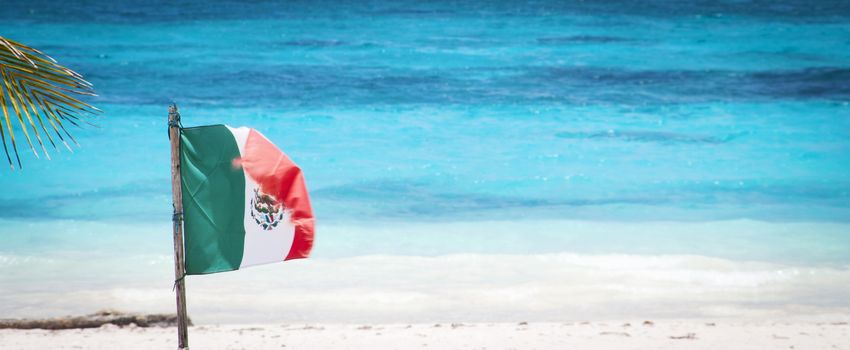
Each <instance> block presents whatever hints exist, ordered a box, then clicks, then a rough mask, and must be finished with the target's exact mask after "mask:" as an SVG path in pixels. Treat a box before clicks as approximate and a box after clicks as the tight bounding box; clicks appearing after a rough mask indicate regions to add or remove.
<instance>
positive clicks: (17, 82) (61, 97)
mask: <svg viewBox="0 0 850 350" xmlns="http://www.w3.org/2000/svg"><path fill="white" fill-rule="evenodd" d="M76 96H96V95H95V93H94V89H93V88H92V84H91V83H89V82H88V81H86V80H85V79H83V76H82V75H80V74H79V73H77V72H74V71H73V70H70V69H68V68H65V67H63V66H61V65H59V63H57V62H56V60H54V59H53V58H52V57H50V56H48V55H46V54H44V53H43V52H41V51H39V50H36V49H34V48H32V47H29V46H27V45H24V44H21V43H19V42H16V41H13V40H10V39H8V38H4V37H2V36H0V110H2V111H3V112H2V115H0V117H2V120H0V142H2V143H3V151H4V152H5V154H6V160H7V161H8V162H9V167H11V168H12V169H15V166H14V162H13V161H12V156H11V154H12V153H10V152H9V147H8V146H7V144H6V136H8V139H9V144H11V146H12V152H13V153H14V155H15V160H16V161H17V163H18V167H19V168H20V167H21V157H20V155H19V154H18V145H17V142H16V139H15V126H17V127H18V128H19V130H21V132H22V133H23V134H24V138H25V139H26V140H27V144H28V145H29V147H30V149H31V150H32V152H33V154H35V156H36V158H38V157H39V152H38V150H37V149H36V147H35V146H34V144H33V138H35V140H36V142H37V143H38V146H39V148H41V151H42V152H43V153H44V155H45V156H46V157H47V159H50V154H48V153H47V147H45V144H44V141H43V139H42V134H43V136H44V137H45V138H47V141H48V142H49V143H50V145H51V146H53V148H56V141H55V140H54V138H53V137H54V136H53V135H51V130H52V132H53V134H55V136H56V138H58V140H59V141H60V142H61V143H62V144H63V145H65V147H66V148H67V149H68V150H71V147H70V146H69V145H68V142H67V141H65V137H67V138H68V139H70V140H71V141H72V142H73V143H75V144H77V141H76V140H74V137H73V136H71V134H70V133H69V132H68V130H67V129H65V126H64V125H63V124H62V122H63V121H66V122H68V123H70V124H73V125H75V126H79V123H80V122H82V123H87V124H90V125H93V124H91V123H89V122H88V121H87V120H86V119H87V118H89V117H91V116H94V115H97V114H98V113H100V110H99V109H97V108H96V107H94V106H92V105H90V104H88V103H86V102H84V101H83V100H81V99H79V98H77V97H76ZM48 126H49V128H48ZM60 130H61V132H60ZM30 131H31V132H32V135H33V137H30ZM63 133H64V135H65V136H63Z"/></svg>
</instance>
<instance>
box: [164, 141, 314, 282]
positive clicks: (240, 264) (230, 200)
mask: <svg viewBox="0 0 850 350" xmlns="http://www.w3.org/2000/svg"><path fill="white" fill-rule="evenodd" d="M180 142H181V143H180V162H181V166H180V176H181V185H182V195H183V220H184V221H183V225H184V226H183V227H184V231H185V240H184V241H185V267H186V274H189V275H199V274H208V273H215V272H223V271H232V270H238V269H240V268H244V267H247V266H253V265H260V264H267V263H272V262H279V261H284V260H290V259H299V258H306V257H307V256H308V255H309V254H310V250H311V248H312V246H313V234H314V219H313V211H312V209H311V208H310V199H309V197H308V196H307V187H306V185H305V184H304V176H303V175H302V174H301V169H299V168H298V166H297V165H295V163H293V162H292V160H290V159H289V157H287V156H286V154H284V153H283V152H281V151H280V149H278V148H277V146H275V145H274V144H273V143H271V141H269V140H268V139H266V137H265V136H263V135H262V134H260V133H259V132H258V131H257V130H254V129H250V128H246V127H241V128H232V127H230V126H225V125H209V126H200V127H191V128H183V129H181V135H180Z"/></svg>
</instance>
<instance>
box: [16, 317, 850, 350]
mask: <svg viewBox="0 0 850 350" xmlns="http://www.w3.org/2000/svg"><path fill="white" fill-rule="evenodd" d="M189 332H190V333H189V334H190V346H191V347H192V348H193V349H282V348H287V349H414V348H418V349H570V348H592V349H759V350H764V349H848V348H850V325H848V323H847V322H845V321H834V322H811V323H799V322H774V321H748V322H721V321H713V322H702V321H696V320H682V321H656V322H652V321H647V320H639V321H618V322H613V321H606V322H568V323H533V322H517V323H442V324H359V325H358V324H263V325H242V326H239V325H227V326H196V327H191V328H190V330H189ZM175 346H176V336H175V330H174V329H173V328H159V327H154V328H139V327H134V326H129V327H124V328H119V327H117V326H112V325H108V326H104V327H101V328H95V329H85V330H79V329H77V330H63V331H47V330H0V348H3V349H7V350H13V349H20V350H24V349H124V350H131V349H167V348H173V347H175Z"/></svg>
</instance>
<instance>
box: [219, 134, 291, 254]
mask: <svg viewBox="0 0 850 350" xmlns="http://www.w3.org/2000/svg"><path fill="white" fill-rule="evenodd" d="M227 128H228V129H229V130H230V132H231V133H232V134H233V137H234V138H235V139H236V144H237V146H238V147H239V154H241V155H244V154H245V143H246V142H247V140H248V134H249V133H250V132H251V129H250V128H246V127H240V128H232V127H230V126H228V127H227ZM243 172H244V170H243ZM255 190H259V185H257V183H256V182H255V181H254V180H253V179H251V177H250V176H248V174H247V173H245V223H244V225H245V248H244V251H243V255H242V263H241V264H240V265H239V267H240V268H243V267H247V266H253V265H261V264H268V263H273V262H280V261H283V259H285V258H286V255H287V254H289V250H290V249H291V248H292V241H293V239H294V238H295V227H294V226H292V224H291V223H290V220H289V217H288V215H285V216H284V218H283V221H282V222H281V223H280V224H279V225H278V226H277V227H274V228H272V229H271V230H264V229H263V227H262V226H260V225H259V224H257V222H256V221H254V220H255V219H254V217H253V216H251V214H252V213H251V212H252V207H253V206H252V205H251V201H252V199H254V197H255V196H256V193H255V192H254V191H255ZM255 215H256V214H255Z"/></svg>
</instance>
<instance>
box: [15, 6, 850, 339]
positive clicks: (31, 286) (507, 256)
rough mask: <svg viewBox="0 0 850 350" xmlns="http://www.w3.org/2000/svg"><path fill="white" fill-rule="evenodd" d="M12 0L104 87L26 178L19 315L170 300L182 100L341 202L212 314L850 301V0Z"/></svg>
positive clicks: (239, 277) (616, 310)
mask: <svg viewBox="0 0 850 350" xmlns="http://www.w3.org/2000/svg"><path fill="white" fill-rule="evenodd" d="M0 7H2V8H3V10H2V11H0V35H3V36H7V37H9V38H12V39H15V40H19V41H22V42H25V43H28V44H30V45H33V46H35V47H37V48H40V49H42V50H44V51H45V52H47V53H48V54H50V55H52V56H53V57H55V58H57V59H58V60H59V61H60V62H61V63H63V64H66V65H68V66H70V67H73V68H74V69H75V70H77V71H79V72H81V73H82V74H84V75H85V76H86V77H87V78H88V79H89V80H90V81H91V82H92V83H93V84H94V86H95V88H96V90H97V92H98V93H99V96H98V97H96V98H94V99H92V102H93V103H94V104H96V105H97V106H98V107H100V108H101V109H103V110H104V113H103V115H102V116H101V117H99V118H97V119H95V120H93V122H94V123H95V124H97V125H98V127H96V128H95V127H84V128H80V129H76V130H73V132H74V135H75V137H76V138H77V140H78V141H79V143H80V145H81V146H80V147H77V148H75V150H74V153H69V152H67V151H60V152H56V151H54V152H52V153H51V155H52V157H53V159H52V160H50V161H47V160H44V159H35V157H34V156H33V155H32V153H31V152H29V151H28V150H27V149H26V147H22V149H23V151H22V153H21V158H22V161H23V163H24V164H23V165H24V169H23V170H16V171H9V170H3V171H0V188H2V189H3V191H0V315H3V316H5V317H33V316H56V315H62V314H79V313H87V312H91V311H92V310H94V309H98V308H103V307H112V308H119V309H123V310H130V311H135V310H142V311H170V310H172V308H173V306H172V305H173V294H171V290H170V287H171V283H172V282H171V281H172V278H173V272H172V270H171V269H172V260H171V259H172V257H171V249H172V246H171V233H170V219H171V192H170V178H169V177H170V173H169V171H170V169H169V151H168V139H167V137H166V115H167V105H168V104H169V103H171V102H176V103H177V104H178V105H179V106H180V110H181V112H182V116H183V123H184V124H185V125H187V126H192V125H204V124H218V123H225V124H230V125H234V126H239V125H246V126H251V127H254V128H257V129H259V130H260V131H262V132H263V133H264V134H265V135H267V136H268V137H269V138H270V139H271V140H273V141H274V142H275V143H276V144H277V145H279V146H280V147H281V148H282V149H283V150H284V151H285V152H287V153H288V154H289V155H290V157H291V158H293V159H294V160H295V161H296V162H297V163H298V164H300V166H301V167H302V168H303V170H304V172H305V174H306V178H307V184H308V187H309V189H310V191H311V196H312V200H313V205H314V211H315V214H316V216H317V220H318V237H317V245H316V247H315V250H314V258H313V259H309V260H306V261H298V262H292V263H286V264H275V265H274V266H267V267H259V268H256V269H255V270H251V269H249V270H246V271H240V272H238V273H232V274H218V275H211V276H204V277H203V278H192V279H189V281H188V282H187V283H188V284H189V300H190V305H189V307H190V312H191V313H192V315H193V319H195V320H198V322H200V323H204V322H207V323H216V322H229V321H234V322H257V320H274V321H292V320H297V321H317V320H318V321H327V320H330V321H358V322H359V321H363V320H368V321H370V322H371V321H381V322H387V321H392V322H396V321H398V322H412V321H422V322H430V321H446V320H448V321H451V322H455V321H462V320H486V321H497V320H502V321H508V322H516V321H521V320H532V321H534V320H563V319H565V318H566V319H575V318H588V319H591V318H592V319H596V318H600V317H614V318H624V317H636V318H639V319H647V318H648V317H656V316H658V317H691V316H693V317H759V316H760V315H768V316H769V317H774V316H777V315H783V316H789V317H790V316H800V315H803V316H805V315H831V314H841V313H843V314H844V315H846V314H848V313H850V304H848V303H847V298H846V296H847V295H848V293H850V290H848V287H847V286H850V270H848V266H850V177H848V174H850V131H848V130H850V83H848V81H850V22H848V21H847V20H846V19H847V18H850V5H848V3H847V2H846V1H818V2H815V3H810V2H802V1H720V2H717V1H711V2H709V1H682V2H679V1H649V2H637V1H635V2H632V1H613V2H604V3H603V2H599V3H597V2H589V3H584V2H566V3H562V2H556V1H532V2H488V3H474V4H465V3H454V2H422V3H419V2H408V1H392V2H373V1H367V2H356V3H346V2H287V3H278V2H267V1H252V2H249V3H238V2H220V3H217V4H215V5H211V4H208V3H207V2H204V1H182V2H177V3H172V2H164V1H150V2H145V3H144V4H138V3H136V2H130V1H109V2H96V1H75V2H65V3H61V4H58V3H55V2H50V1H41V0H39V1H26V2H23V1H21V2H11V3H4V4H3V5H2V6H0ZM364 281H368V283H365V282H364ZM317 306H320V307H317ZM399 310H401V311H399ZM516 317H521V318H522V319H515V318H516ZM777 317H778V316H777Z"/></svg>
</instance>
